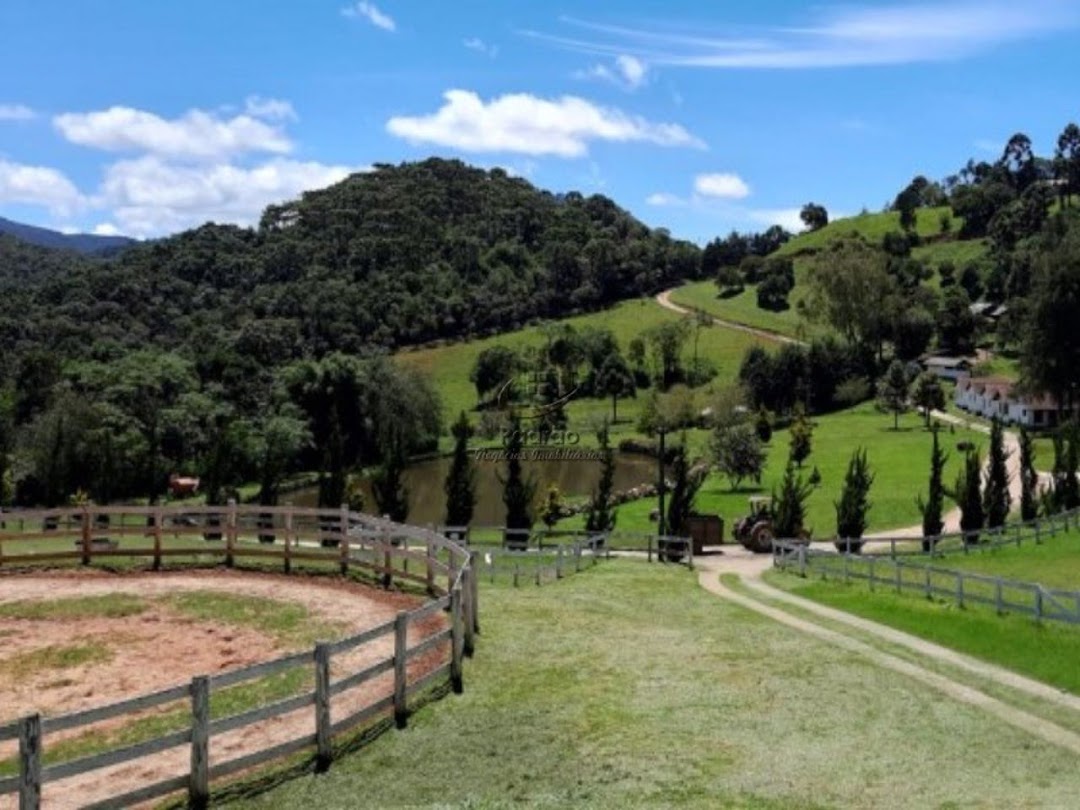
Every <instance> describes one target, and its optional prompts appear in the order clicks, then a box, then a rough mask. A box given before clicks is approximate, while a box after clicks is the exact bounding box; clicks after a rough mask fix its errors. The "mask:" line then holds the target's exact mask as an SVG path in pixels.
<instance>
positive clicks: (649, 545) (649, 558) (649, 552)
mask: <svg viewBox="0 0 1080 810" xmlns="http://www.w3.org/2000/svg"><path fill="white" fill-rule="evenodd" d="M645 549H646V554H647V557H646V560H647V562H652V535H651V534H650V535H649V536H648V537H647V538H646V539H645Z"/></svg>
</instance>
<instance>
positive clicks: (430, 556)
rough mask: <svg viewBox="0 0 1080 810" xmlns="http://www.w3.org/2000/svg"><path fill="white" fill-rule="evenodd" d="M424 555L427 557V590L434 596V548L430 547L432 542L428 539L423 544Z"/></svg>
mask: <svg viewBox="0 0 1080 810" xmlns="http://www.w3.org/2000/svg"><path fill="white" fill-rule="evenodd" d="M424 553H425V554H426V555H427V590H428V593H429V594H431V595H433V596H434V594H435V546H433V545H432V540H431V538H430V537H429V538H428V539H427V542H426V543H425V549H424Z"/></svg>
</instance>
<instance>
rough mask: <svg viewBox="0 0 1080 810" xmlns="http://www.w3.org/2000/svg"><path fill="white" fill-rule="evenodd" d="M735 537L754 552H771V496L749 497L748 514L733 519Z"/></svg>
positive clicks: (772, 534)
mask: <svg viewBox="0 0 1080 810" xmlns="http://www.w3.org/2000/svg"><path fill="white" fill-rule="evenodd" d="M733 530H734V532H735V539H736V540H737V541H738V542H739V544H740V545H741V546H742V547H743V548H745V549H747V550H749V551H752V552H754V553H755V554H769V553H771V552H772V541H773V539H774V538H775V537H776V535H775V534H774V533H773V514H772V498H770V497H768V496H766V495H752V496H751V497H750V514H748V515H747V516H746V517H744V518H742V519H740V520H737V521H735V526H734V527H733Z"/></svg>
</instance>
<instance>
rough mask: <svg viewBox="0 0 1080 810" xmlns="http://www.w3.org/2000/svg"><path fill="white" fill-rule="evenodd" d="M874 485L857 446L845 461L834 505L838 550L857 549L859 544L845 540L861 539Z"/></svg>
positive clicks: (863, 453)
mask: <svg viewBox="0 0 1080 810" xmlns="http://www.w3.org/2000/svg"><path fill="white" fill-rule="evenodd" d="M873 484H874V474H873V473H872V472H871V471H870V464H869V463H868V461H867V459H866V451H865V450H864V449H862V448H861V447H860V448H859V449H857V450H856V451H855V452H854V453H853V454H852V456H851V461H849V462H848V468H847V475H846V476H845V477H844V487H843V489H842V490H841V492H840V500H839V501H836V502H835V503H834V504H833V506H835V507H836V537H837V540H836V546H837V548H839V549H841V550H848V549H850V550H852V551H858V550H859V549H860V548H862V543H861V542H859V543H849V542H846V541H850V540H860V539H861V538H862V536H863V532H865V531H866V514H867V512H869V511H870V506H871V504H870V500H869V495H870V487H871V486H873Z"/></svg>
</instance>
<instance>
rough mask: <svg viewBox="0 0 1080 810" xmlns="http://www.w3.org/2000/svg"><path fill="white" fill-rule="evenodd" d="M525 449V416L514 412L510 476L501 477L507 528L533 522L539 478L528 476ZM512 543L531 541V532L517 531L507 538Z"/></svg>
mask: <svg viewBox="0 0 1080 810" xmlns="http://www.w3.org/2000/svg"><path fill="white" fill-rule="evenodd" d="M524 452H525V437H524V435H523V434H522V431H521V417H520V416H519V415H518V414H517V413H516V412H514V413H511V414H510V424H509V427H508V429H507V440H506V478H505V479H500V481H501V482H502V485H503V504H504V505H505V506H506V528H507V529H516V530H528V529H531V528H532V525H533V499H534V497H535V495H536V482H535V481H533V479H532V478H531V477H526V476H525V472H524V469H523V468H522V465H521V461H522V456H523V455H524ZM504 539H505V540H506V542H507V543H508V544H510V543H513V544H514V545H521V544H522V543H525V544H527V543H528V535H526V534H524V533H523V532H515V533H514V534H513V535H507V536H506V538H504Z"/></svg>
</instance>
